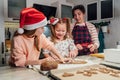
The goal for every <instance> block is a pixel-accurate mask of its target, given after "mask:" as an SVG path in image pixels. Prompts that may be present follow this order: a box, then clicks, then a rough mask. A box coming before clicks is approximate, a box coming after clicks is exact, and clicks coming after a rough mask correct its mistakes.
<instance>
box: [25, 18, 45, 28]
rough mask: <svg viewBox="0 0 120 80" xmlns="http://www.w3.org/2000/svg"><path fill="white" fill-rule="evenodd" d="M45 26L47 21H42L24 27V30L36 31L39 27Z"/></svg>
mask: <svg viewBox="0 0 120 80" xmlns="http://www.w3.org/2000/svg"><path fill="white" fill-rule="evenodd" d="M45 25H47V19H46V18H45V19H43V20H42V21H40V22H38V23H35V24H30V25H24V29H26V30H34V29H37V28H39V27H43V26H45Z"/></svg>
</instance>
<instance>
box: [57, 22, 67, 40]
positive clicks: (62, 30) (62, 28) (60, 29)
mask: <svg viewBox="0 0 120 80" xmlns="http://www.w3.org/2000/svg"><path fill="white" fill-rule="evenodd" d="M66 32H67V28H66V24H65V23H61V24H60V23H58V24H57V25H56V26H55V36H56V37H57V39H59V40H63V39H64V36H65V35H66Z"/></svg>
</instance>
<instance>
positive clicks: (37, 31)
mask: <svg viewBox="0 0 120 80" xmlns="http://www.w3.org/2000/svg"><path fill="white" fill-rule="evenodd" d="M43 32H44V27H40V28H37V29H36V31H35V35H36V36H39V35H41V34H42V33H43Z"/></svg>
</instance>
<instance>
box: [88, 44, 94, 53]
mask: <svg viewBox="0 0 120 80" xmlns="http://www.w3.org/2000/svg"><path fill="white" fill-rule="evenodd" d="M88 48H89V49H90V52H94V50H95V45H94V44H90V45H88Z"/></svg>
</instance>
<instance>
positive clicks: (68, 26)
mask: <svg viewBox="0 0 120 80" xmlns="http://www.w3.org/2000/svg"><path fill="white" fill-rule="evenodd" d="M63 23H65V24H66V29H67V32H66V35H65V36H64V40H65V39H67V38H72V35H71V29H70V19H69V18H59V21H58V22H57V23H56V24H55V25H52V24H50V29H51V41H52V42H53V43H56V41H55V39H56V36H55V27H56V25H57V24H63Z"/></svg>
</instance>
